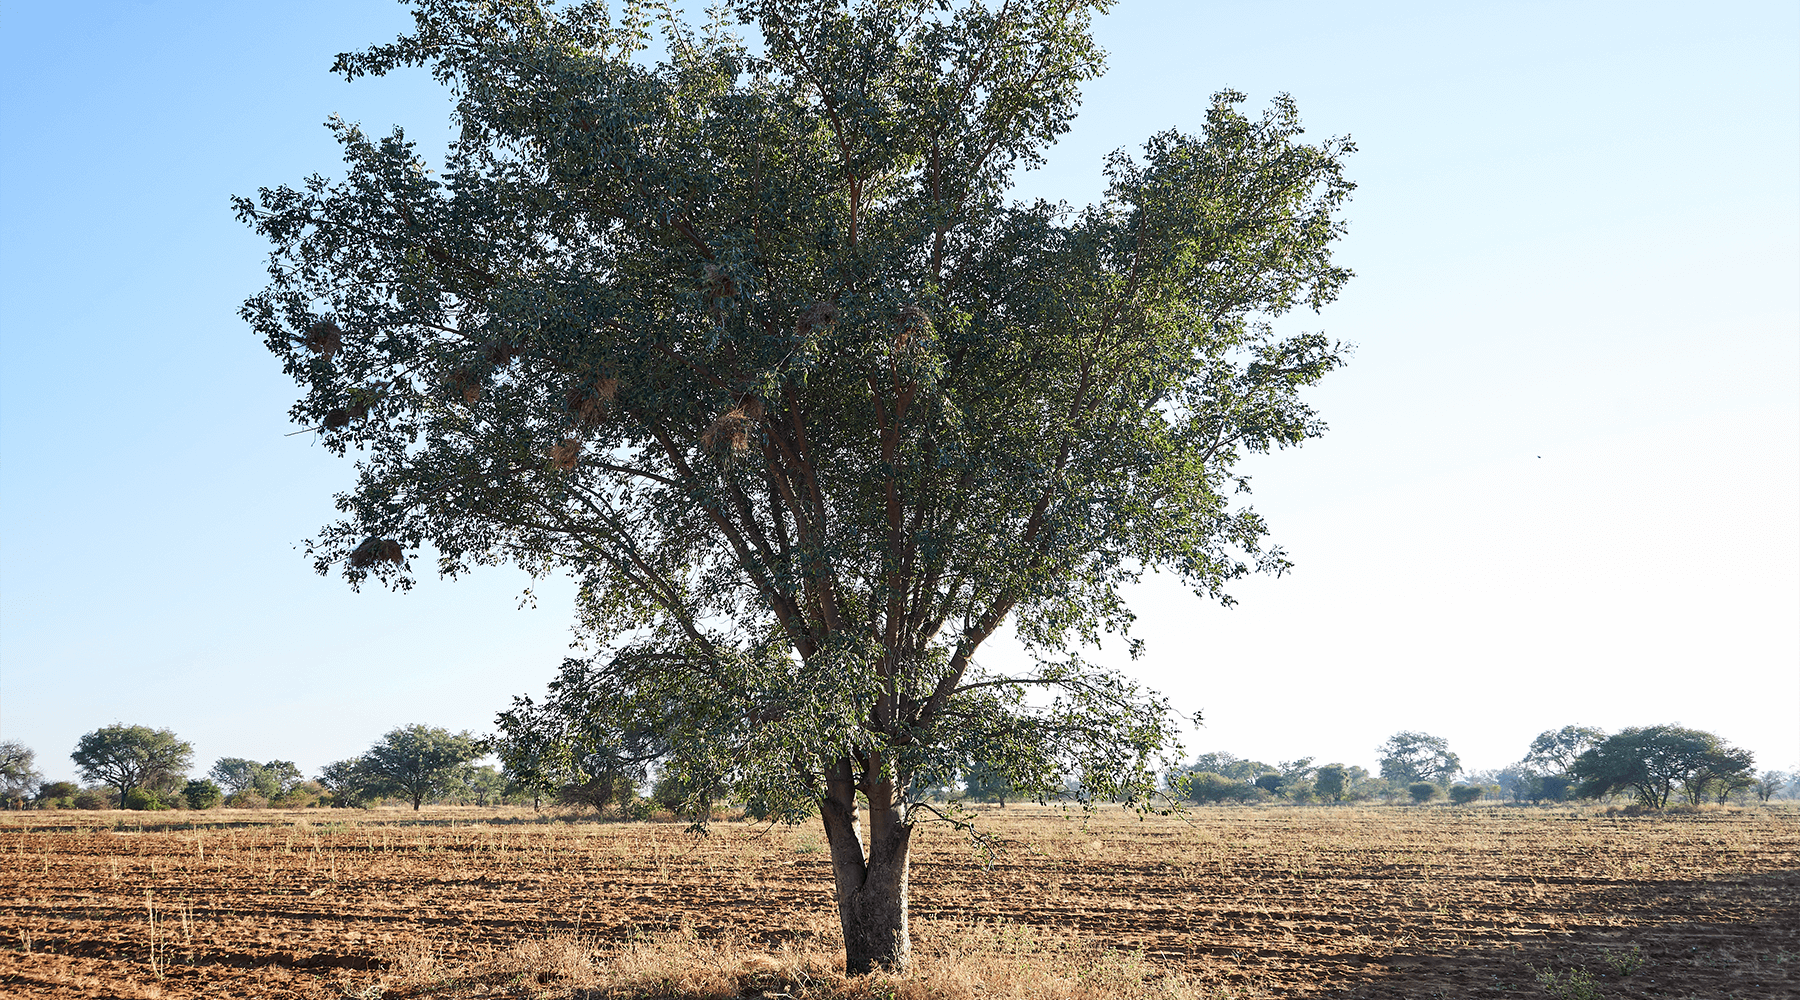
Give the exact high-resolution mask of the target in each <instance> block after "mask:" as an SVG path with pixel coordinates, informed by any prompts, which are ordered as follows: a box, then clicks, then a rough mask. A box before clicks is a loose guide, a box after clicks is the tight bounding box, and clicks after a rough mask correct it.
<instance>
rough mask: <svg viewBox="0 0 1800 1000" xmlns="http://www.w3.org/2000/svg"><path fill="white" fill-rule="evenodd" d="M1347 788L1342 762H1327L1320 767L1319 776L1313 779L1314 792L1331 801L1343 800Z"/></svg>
mask: <svg viewBox="0 0 1800 1000" xmlns="http://www.w3.org/2000/svg"><path fill="white" fill-rule="evenodd" d="M1346 788H1347V783H1346V781H1345V774H1344V766H1343V765H1342V764H1326V765H1325V766H1324V767H1321V768H1319V772H1318V776H1317V777H1315V778H1314V779H1313V790H1314V792H1316V793H1317V794H1318V796H1319V797H1320V798H1322V799H1325V800H1326V801H1329V802H1339V801H1342V800H1343V798H1344V791H1345V790H1346Z"/></svg>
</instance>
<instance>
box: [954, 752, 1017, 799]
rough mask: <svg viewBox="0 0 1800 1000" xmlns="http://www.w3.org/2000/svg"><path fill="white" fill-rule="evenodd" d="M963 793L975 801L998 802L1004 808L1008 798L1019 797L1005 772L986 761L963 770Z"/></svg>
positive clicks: (965, 796)
mask: <svg viewBox="0 0 1800 1000" xmlns="http://www.w3.org/2000/svg"><path fill="white" fill-rule="evenodd" d="M962 794H963V797H964V798H967V799H971V800H973V801H975V802H998V803H1000V805H1001V806H1002V807H1003V808H1004V807H1005V805H1006V800H1007V799H1009V798H1010V799H1014V800H1017V799H1018V797H1019V795H1018V792H1017V791H1016V790H1015V789H1014V788H1013V783H1012V780H1011V779H1009V778H1008V777H1007V776H1006V774H1005V772H1004V771H1002V770H1001V769H999V768H996V767H993V766H991V765H989V764H987V763H985V762H983V763H978V764H976V765H975V766H974V767H971V768H969V769H968V770H967V771H965V772H963V776H962Z"/></svg>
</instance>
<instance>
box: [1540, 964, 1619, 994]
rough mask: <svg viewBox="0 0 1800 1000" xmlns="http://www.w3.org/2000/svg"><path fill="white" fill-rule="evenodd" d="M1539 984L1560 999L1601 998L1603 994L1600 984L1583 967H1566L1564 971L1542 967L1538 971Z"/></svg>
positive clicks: (1545, 990)
mask: <svg viewBox="0 0 1800 1000" xmlns="http://www.w3.org/2000/svg"><path fill="white" fill-rule="evenodd" d="M1537 984H1538V986H1539V987H1541V988H1542V989H1543V990H1544V992H1546V993H1548V994H1550V995H1551V996H1553V997H1557V998H1558V1000H1601V998H1602V996H1603V994H1602V993H1601V992H1600V984H1599V983H1597V982H1595V981H1594V977H1593V976H1592V975H1590V974H1588V973H1587V972H1586V971H1584V970H1582V969H1565V970H1564V971H1562V972H1557V971H1556V970H1554V969H1541V970H1539V971H1538V973H1537Z"/></svg>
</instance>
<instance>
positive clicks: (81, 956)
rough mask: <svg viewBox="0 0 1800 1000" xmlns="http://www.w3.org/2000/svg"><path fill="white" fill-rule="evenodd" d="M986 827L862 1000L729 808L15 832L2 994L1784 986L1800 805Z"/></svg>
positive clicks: (807, 865) (931, 834)
mask: <svg viewBox="0 0 1800 1000" xmlns="http://www.w3.org/2000/svg"><path fill="white" fill-rule="evenodd" d="M981 823H982V825H983V827H984V828H985V829H988V830H991V831H992V832H993V833H995V834H997V835H998V836H999V837H1000V838H1001V839H1002V840H1003V841H1004V843H1003V845H1002V849H1001V850H1000V851H999V853H997V854H995V855H992V856H988V855H984V854H983V853H982V852H980V851H977V850H975V849H973V848H972V847H971V845H970V842H969V841H968V839H967V838H966V837H965V836H964V835H962V834H960V833H957V832H956V831H954V830H951V829H948V828H944V827H936V828H927V829H926V830H925V831H924V832H923V833H922V834H921V836H920V838H919V840H918V842H917V843H918V848H917V850H916V853H915V855H914V858H915V860H914V867H913V883H912V884H913V909H912V914H913V921H914V937H915V941H916V947H917V956H918V966H919V969H918V971H916V972H915V975H914V977H912V980H911V982H910V983H908V982H900V981H896V982H895V983H893V984H890V986H889V987H884V989H888V990H889V992H887V993H880V994H874V993H854V992H846V991H850V990H852V989H853V984H851V985H846V984H845V982H844V981H843V980H842V979H841V978H838V979H835V980H834V979H833V975H834V974H833V973H832V972H831V970H830V968H829V964H830V963H831V962H832V961H833V960H835V961H836V962H837V963H838V965H839V968H840V969H841V965H842V959H841V954H840V953H839V952H838V951H837V949H838V948H839V947H840V946H841V945H840V942H839V940H838V938H837V936H836V930H835V927H834V926H833V925H834V922H835V918H834V916H833V913H832V910H831V908H830V907H831V903H830V893H831V888H830V886H831V876H830V868H829V865H828V863H827V860H826V852H825V850H824V842H823V837H822V835H821V833H820V832H819V831H817V830H816V829H815V828H812V827H800V828H794V829H789V828H785V827H777V828H774V829H769V828H767V827H760V826H751V825H747V824H742V823H731V822H726V823H720V824H717V825H716V826H715V830H714V833H713V834H712V835H711V836H710V837H706V838H696V837H693V836H690V835H688V834H686V833H685V832H684V831H683V827H682V826H681V825H679V824H673V823H621V822H595V821H593V820H592V819H585V820H574V819H572V818H569V817H547V816H540V815H534V814H533V813H531V812H530V811H529V810H511V811H498V812H496V811H494V810H485V811H482V810H474V809H449V808H445V809H435V810H433V809H427V810H426V811H424V812H423V813H419V814H414V813H412V812H410V811H406V812H400V811H386V810H373V811H366V812H365V811H343V812H337V811H307V812H303V813H302V812H293V813H279V812H238V811H232V810H219V811H213V812H207V813H91V812H38V813H11V814H6V815H4V816H0V870H3V872H4V874H0V994H3V995H7V996H20V997H26V996H30V997H164V998H185V997H221V996H250V997H363V998H373V997H378V996H385V997H390V998H392V997H414V996H419V997H423V996H445V997H448V996H458V997H460V996H471V997H472V996H496V997H498V996H520V997H536V996H547V997H572V996H574V997H602V996H666V997H693V996H706V995H723V996H732V995H744V996H771V997H772V996H786V995H790V990H795V991H797V992H793V993H792V994H791V995H795V996H799V995H802V994H804V995H807V996H814V995H817V996H833V995H843V996H850V995H856V996H863V995H884V996H886V995H891V996H903V997H908V996H914V997H916V996H932V995H940V994H941V995H953V994H959V993H960V994H962V995H970V996H978V995H1009V994H1010V995H1015V996H1076V997H1078V996H1084V995H1085V996H1118V997H1125V996H1131V997H1138V996H1143V997H1151V996H1158V997H1161V996H1203V997H1237V998H1246V1000H1248V998H1260V997H1289V996H1298V997H1370V998H1375V997H1440V996H1441V997H1462V998H1471V997H1512V996H1561V997H1567V998H1586V997H1609V998H1614V997H1705V998H1723V997H1746V998H1748V997H1770V998H1773V997H1797V996H1800V814H1797V813H1796V812H1794V811H1793V810H1792V809H1789V810H1787V811H1781V810H1769V811H1765V810H1755V809H1746V810H1721V811H1714V812H1700V813H1695V814H1688V815H1677V816H1664V817H1651V816H1635V817H1627V816H1607V815H1604V814H1602V813H1599V812H1596V811H1593V810H1566V809H1565V810H1535V809H1488V808H1473V809H1459V808H1440V807H1427V808H1406V807H1382V808H1216V807H1215V808H1202V809H1195V810H1191V811H1188V812H1187V813H1185V814H1183V815H1181V816H1179V817H1149V818H1147V819H1145V820H1142V821H1140V820H1139V819H1137V818H1136V817H1135V816H1134V815H1132V814H1129V813H1122V812H1118V811H1110V812H1102V813H1099V814H1095V815H1091V816H1085V817H1084V816H1083V815H1082V814H1080V813H1074V814H1065V813H1062V812H1059V811H1055V810H1049V809H1041V808H1030V807H1019V806H1013V807H1010V808H1007V809H1005V810H1000V809H989V810H987V811H985V812H984V813H982V814H981ZM659 962H660V963H662V964H660V965H659V964H658V963H659ZM684 963H685V964H686V965H690V966H695V967H696V968H697V969H698V968H699V967H701V966H704V968H703V969H699V971H695V970H693V969H689V970H687V971H683V968H682V967H683V965H684ZM957 970H961V971H957ZM689 972H691V973H692V975H689V974H688V973H689ZM953 972H954V974H952V973H953ZM701 973H704V975H702V974H701ZM834 982H835V983H836V985H833V983H834ZM801 987H805V989H804V990H803V989H801ZM806 990H812V991H813V992H806ZM834 990H836V991H837V992H833V991H834ZM818 991H823V992H818Z"/></svg>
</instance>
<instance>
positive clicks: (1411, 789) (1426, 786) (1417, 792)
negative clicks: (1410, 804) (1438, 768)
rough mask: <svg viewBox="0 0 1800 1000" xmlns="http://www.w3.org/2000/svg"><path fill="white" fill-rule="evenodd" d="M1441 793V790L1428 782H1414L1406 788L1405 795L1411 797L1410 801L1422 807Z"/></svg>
mask: <svg viewBox="0 0 1800 1000" xmlns="http://www.w3.org/2000/svg"><path fill="white" fill-rule="evenodd" d="M1442 791H1443V789H1441V788H1439V787H1438V786H1436V785H1434V784H1432V783H1431V782H1429V781H1415V782H1413V783H1412V784H1410V785H1407V786H1406V794H1408V795H1410V796H1412V800H1413V801H1414V802H1415V803H1418V804H1419V805H1424V804H1425V803H1427V802H1430V801H1431V800H1432V799H1435V798H1437V797H1438V794H1439V793H1441V792H1442Z"/></svg>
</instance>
